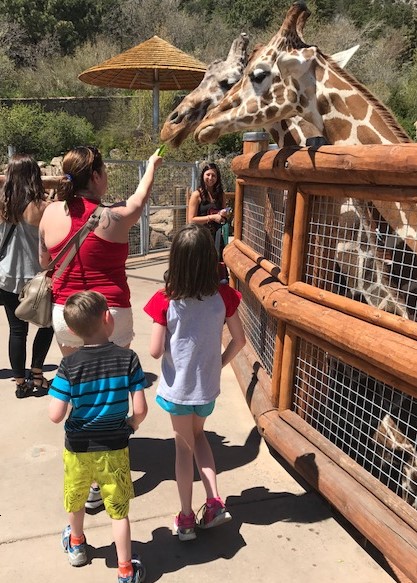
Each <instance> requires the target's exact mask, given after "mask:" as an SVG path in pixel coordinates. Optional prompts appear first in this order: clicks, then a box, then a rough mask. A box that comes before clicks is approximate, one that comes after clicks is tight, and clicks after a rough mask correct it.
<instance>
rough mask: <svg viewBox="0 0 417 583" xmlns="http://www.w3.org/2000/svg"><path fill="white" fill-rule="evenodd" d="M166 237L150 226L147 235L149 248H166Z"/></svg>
mask: <svg viewBox="0 0 417 583" xmlns="http://www.w3.org/2000/svg"><path fill="white" fill-rule="evenodd" d="M168 241H169V239H168V237H167V236H166V235H164V234H163V233H159V232H157V231H155V230H154V229H153V228H151V233H150V236H149V246H150V248H151V249H166V247H167V246H168V245H167V244H168Z"/></svg>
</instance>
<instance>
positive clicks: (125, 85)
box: [78, 36, 207, 131]
mask: <svg viewBox="0 0 417 583" xmlns="http://www.w3.org/2000/svg"><path fill="white" fill-rule="evenodd" d="M206 68H207V67H206V65H205V64H204V63H202V62H201V61H199V60H197V59H195V58H194V57H192V56H191V55H187V53H184V52H183V51H181V50H180V49H177V48H176V47H174V46H173V45H171V44H169V43H168V42H166V41H165V40H162V39H161V38H159V37H158V36H153V37H152V38H150V39H148V40H146V41H145V42H143V43H141V44H139V45H137V46H135V47H133V48H131V49H128V50H127V51H124V52H123V53H120V54H119V55H117V56H115V57H112V58H111V59H108V60H107V61H104V62H103V63H101V64H100V65H95V66H94V67H90V69H87V70H86V71H84V72H83V73H81V74H80V75H78V78H79V79H80V80H81V81H84V83H89V84H90V85H98V86H99V87H118V88H120V89H149V90H152V92H153V128H154V130H155V131H158V125H159V90H160V89H165V90H176V89H190V90H191V89H195V87H197V85H199V83H200V81H201V80H202V78H203V77H204V73H205V72H206Z"/></svg>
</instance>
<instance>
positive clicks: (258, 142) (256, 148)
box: [243, 132, 269, 154]
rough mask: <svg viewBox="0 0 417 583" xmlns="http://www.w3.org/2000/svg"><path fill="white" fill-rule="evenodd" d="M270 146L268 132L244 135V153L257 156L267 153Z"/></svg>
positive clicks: (246, 133)
mask: <svg viewBox="0 0 417 583" xmlns="http://www.w3.org/2000/svg"><path fill="white" fill-rule="evenodd" d="M268 145H269V134H268V133H267V132H245V133H244V134H243V153H244V154H256V153H257V152H266V151H267V150H268Z"/></svg>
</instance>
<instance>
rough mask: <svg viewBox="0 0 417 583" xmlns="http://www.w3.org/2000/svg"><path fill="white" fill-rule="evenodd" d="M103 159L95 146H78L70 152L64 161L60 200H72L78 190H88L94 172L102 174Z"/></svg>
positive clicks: (59, 192) (59, 190)
mask: <svg viewBox="0 0 417 583" xmlns="http://www.w3.org/2000/svg"><path fill="white" fill-rule="evenodd" d="M102 169H103V158H102V156H101V154H100V152H99V150H98V149H97V148H96V147H95V146H77V147H76V148H73V149H72V150H69V151H68V152H67V153H66V154H65V156H64V159H63V161H62V171H63V174H64V176H63V177H62V179H61V181H60V183H59V186H58V199H59V200H70V199H71V198H72V197H73V196H74V194H75V193H76V192H77V191H78V190H85V189H86V188H88V182H89V180H90V178H91V176H92V174H93V172H94V170H95V171H96V172H98V173H99V174H101V172H102Z"/></svg>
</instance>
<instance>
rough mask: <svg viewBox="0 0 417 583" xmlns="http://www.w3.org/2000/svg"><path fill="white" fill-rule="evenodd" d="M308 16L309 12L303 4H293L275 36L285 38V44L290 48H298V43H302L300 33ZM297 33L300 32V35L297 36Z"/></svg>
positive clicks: (300, 2) (301, 2)
mask: <svg viewBox="0 0 417 583" xmlns="http://www.w3.org/2000/svg"><path fill="white" fill-rule="evenodd" d="M309 16H310V12H309V10H308V8H307V5H306V3H305V2H303V1H299V2H294V4H293V5H292V6H291V8H290V9H289V10H288V12H287V15H286V16H285V18H284V22H283V23H282V25H281V28H280V29H279V31H278V34H277V36H278V37H281V38H285V39H286V40H287V43H288V44H291V45H292V46H298V45H299V43H303V40H302V33H303V30H304V24H305V22H306V21H307V18H308V17H309ZM299 19H300V21H299ZM299 31H301V35H299Z"/></svg>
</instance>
